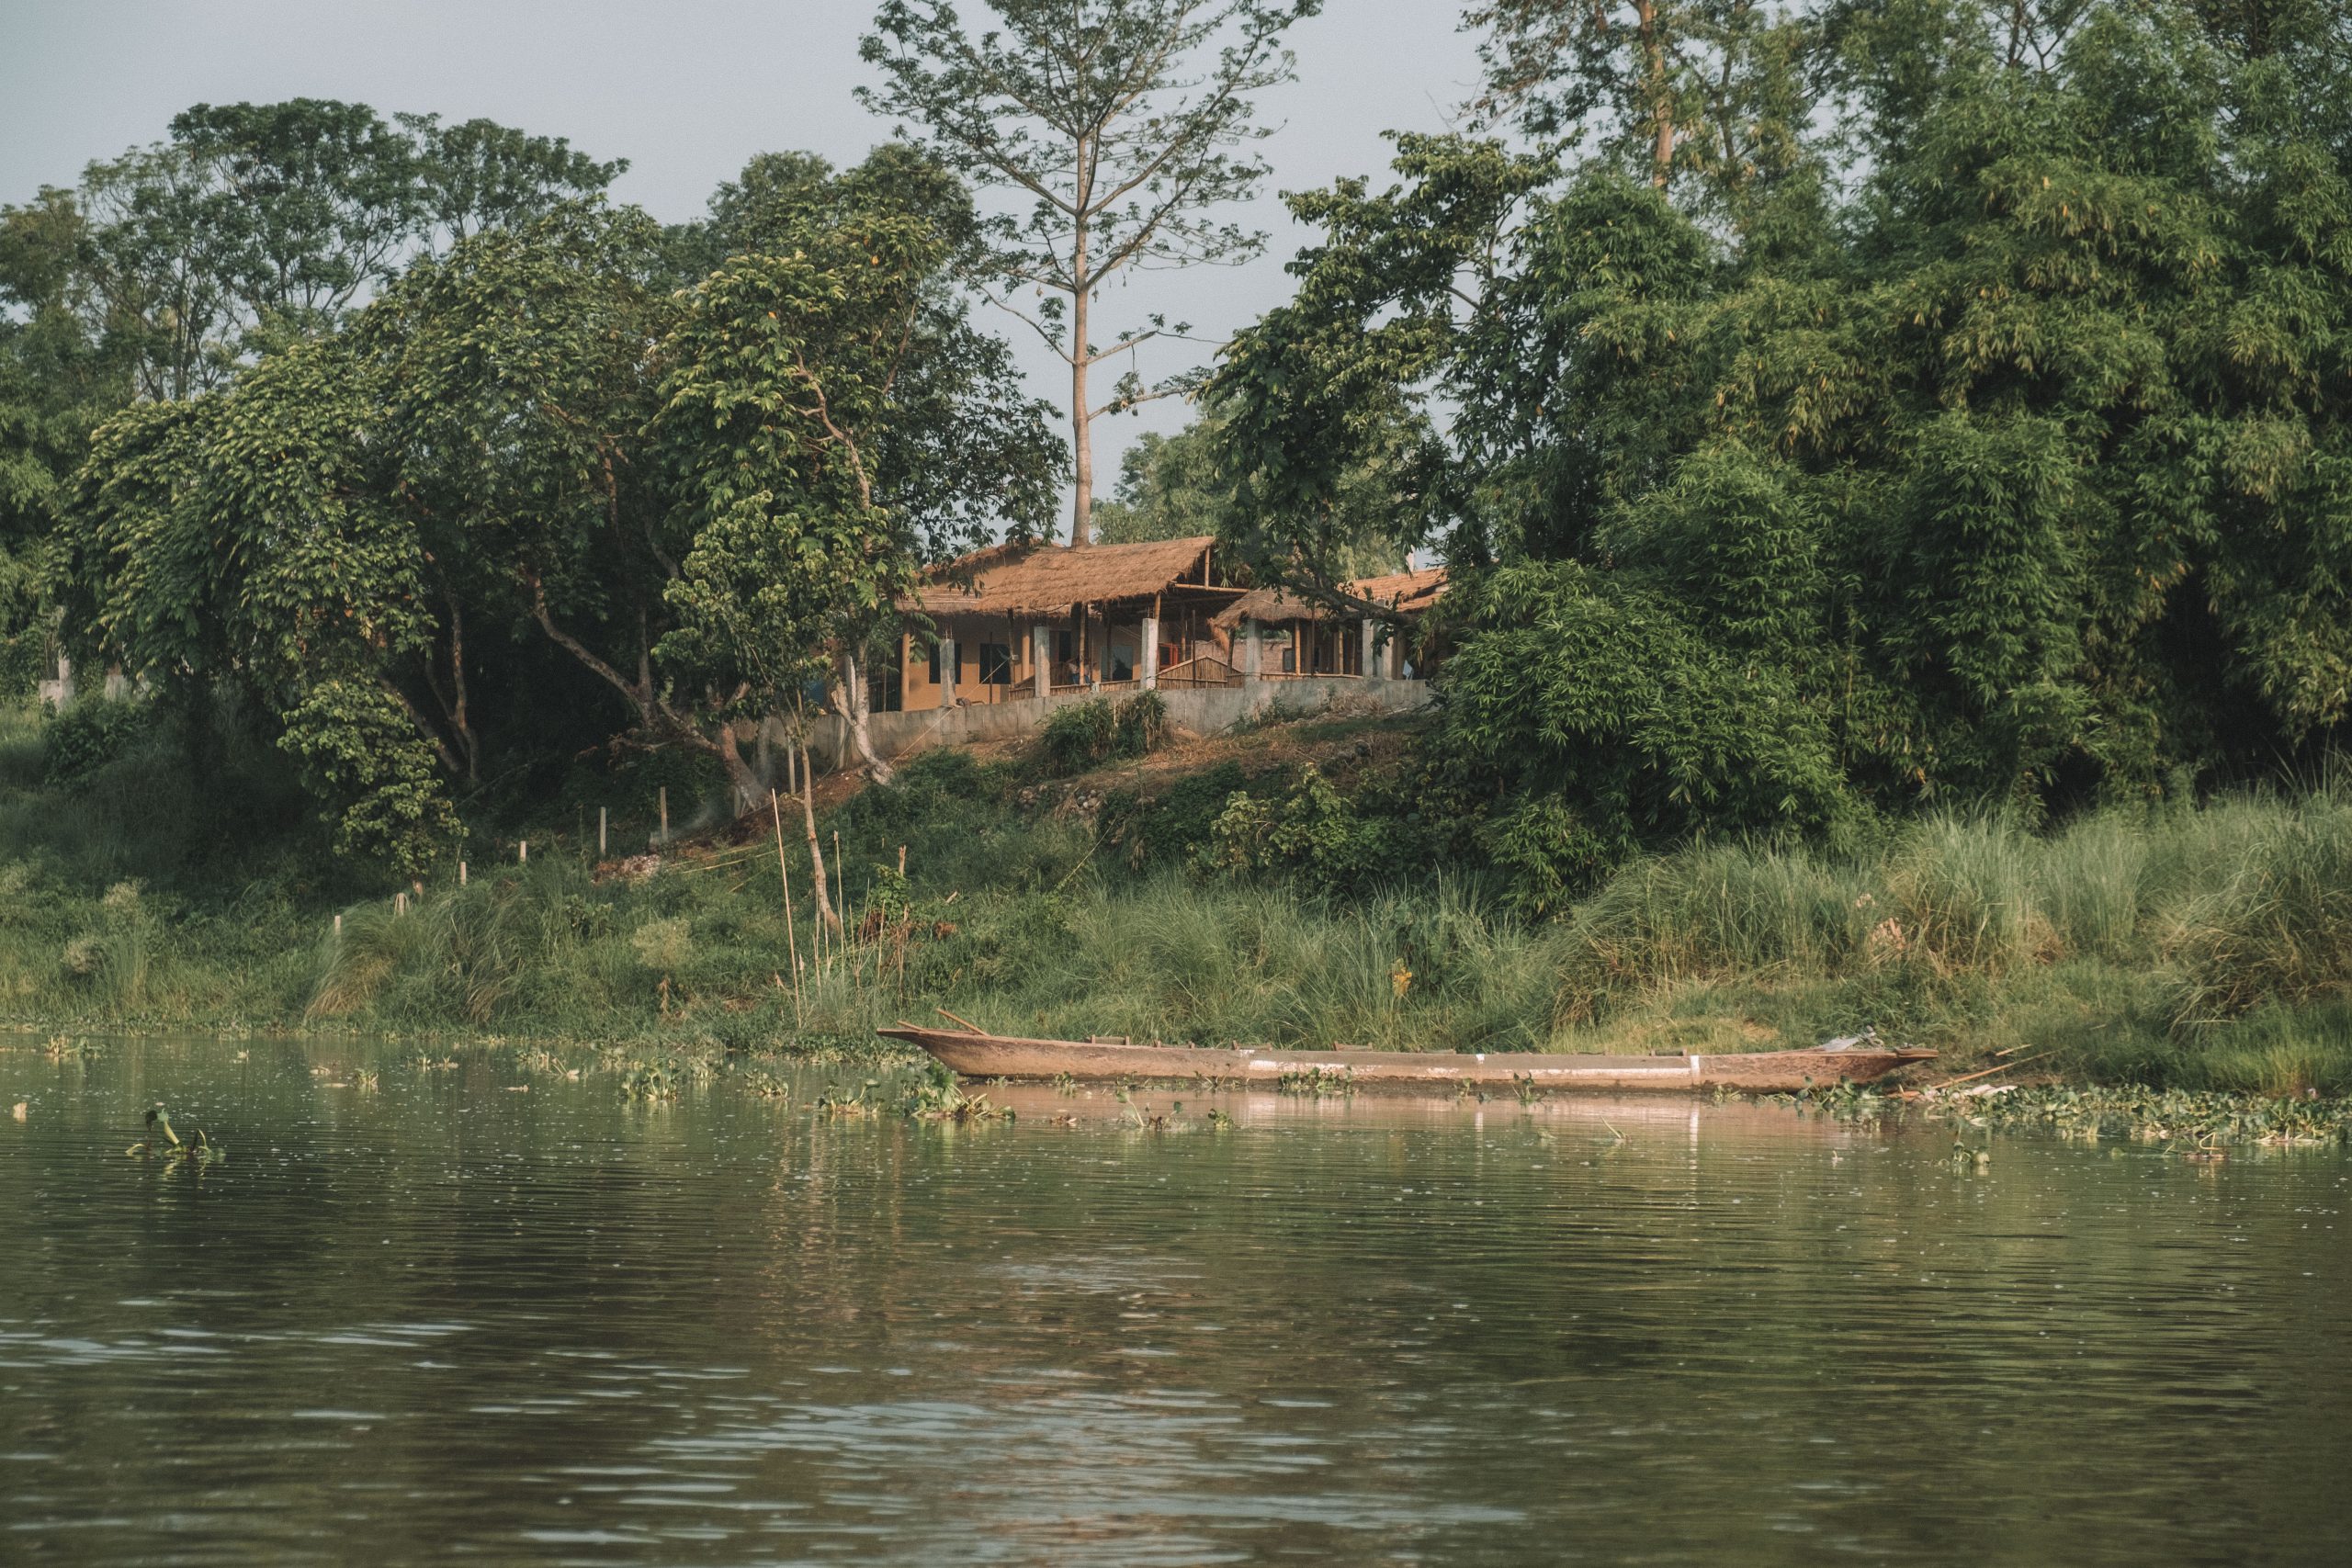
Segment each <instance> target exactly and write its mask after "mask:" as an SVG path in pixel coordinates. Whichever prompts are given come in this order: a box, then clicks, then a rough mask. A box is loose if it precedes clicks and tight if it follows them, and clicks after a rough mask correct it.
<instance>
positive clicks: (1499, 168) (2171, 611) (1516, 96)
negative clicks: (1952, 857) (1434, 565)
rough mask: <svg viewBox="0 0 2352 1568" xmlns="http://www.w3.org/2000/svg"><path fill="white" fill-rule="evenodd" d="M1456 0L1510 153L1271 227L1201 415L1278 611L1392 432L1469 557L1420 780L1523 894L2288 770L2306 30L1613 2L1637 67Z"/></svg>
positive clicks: (2350, 607) (1477, 153) (2332, 106)
mask: <svg viewBox="0 0 2352 1568" xmlns="http://www.w3.org/2000/svg"><path fill="white" fill-rule="evenodd" d="M1630 14H1631V13H1630V12H1629V13H1628V15H1630ZM1481 15H1482V16H1483V17H1485V18H1486V19H1487V21H1488V22H1489V23H1491V24H1492V26H1493V29H1494V30H1493V31H1492V33H1491V35H1490V37H1491V39H1492V45H1491V49H1490V61H1491V62H1492V63H1493V64H1494V67H1495V79H1494V83H1493V88H1492V91H1491V92H1490V94H1489V96H1488V99H1487V103H1488V107H1489V109H1490V111H1491V113H1492V118H1493V120H1494V123H1495V125H1496V127H1497V128H1498V130H1508V131H1510V132H1511V133H1512V134H1511V135H1496V136H1490V137H1487V138H1484V139H1482V138H1479V137H1476V136H1471V135H1464V136H1447V137H1406V138H1399V139H1398V142H1397V160H1396V169H1397V181H1396V183H1395V184H1393V185H1392V186H1389V187H1387V188H1386V189H1385V190H1377V191H1376V190H1374V188H1373V186H1371V185H1370V184H1369V182H1364V181H1344V182H1341V183H1340V184H1339V185H1337V186H1333V187H1331V188H1329V189H1328V190H1324V191H1319V192H1311V193H1306V194H1305V195H1301V196H1297V197H1292V198H1291V201H1292V207H1293V209H1294V210H1295V212H1296V213H1297V215H1298V216H1299V217H1300V218H1301V219H1302V220H1306V221H1307V222H1310V223H1312V224H1314V225H1315V226H1316V227H1317V229H1318V230H1319V231H1320V236H1321V237H1320V239H1319V240H1318V241H1317V243H1316V244H1315V245H1314V246H1312V247H1311V248H1309V249H1308V250H1307V251H1306V252H1305V253H1304V254H1302V255H1301V256H1300V257H1299V259H1298V261H1297V262H1296V263H1295V264H1294V267H1293V270H1294V271H1295V274H1296V275H1297V276H1298V280H1299V282H1298V289H1297V294H1296V297H1295V299H1294V300H1292V301H1291V302H1290V303H1288V304H1286V305H1284V306H1283V307H1281V308H1279V309H1278V310H1275V311H1273V312H1271V313H1270V314H1269V315H1268V316H1267V317H1266V318H1265V319H1264V320H1263V321H1261V322H1260V323H1259V324H1258V325H1257V326H1255V327H1254V328H1252V329H1250V331H1248V332H1246V333H1243V334H1242V335H1241V336H1240V338H1239V339H1238V341H1237V342H1236V344H1234V345H1233V347H1232V348H1231V349H1230V350H1229V351H1228V353H1227V355H1226V357H1225V361H1224V364H1223V367H1222V368H1221V370H1220V372H1219V375H1218V377H1217V379H1216V395H1217V397H1218V398H1219V399H1220V400H1221V401H1220V408H1221V409H1222V410H1223V411H1224V412H1225V414H1226V423H1225V424H1224V426H1223V428H1222V431H1221V434H1220V436H1219V449H1220V458H1221V462H1222V464H1223V467H1224V469H1225V472H1226V474H1227V478H1228V479H1229V480H1230V481H1231V483H1232V484H1233V486H1234V493H1235V494H1236V496H1237V498H1238V507H1237V516H1236V520H1235V521H1234V522H1232V523H1229V524H1228V525H1227V529H1226V532H1227V535H1228V536H1229V537H1230V538H1232V540H1233V541H1234V543H1235V544H1236V546H1237V547H1243V548H1245V549H1246V550H1248V551H1249V552H1250V553H1251V554H1253V555H1255V556H1256V557H1257V558H1259V559H1260V560H1261V561H1262V562H1264V563H1266V566H1267V569H1268V570H1273V571H1276V572H1278V573H1286V574H1288V575H1290V576H1292V577H1294V578H1304V579H1307V580H1309V581H1324V582H1329V581H1332V580H1333V579H1335V578H1336V576H1337V575H1338V572H1337V569H1336V564H1335V562H1336V551H1337V549H1338V547H1339V545H1340V540H1341V539H1342V537H1343V536H1344V530H1343V528H1342V526H1341V525H1340V519H1341V517H1342V515H1343V511H1342V506H1341V496H1342V493H1343V487H1344V485H1345V483H1346V482H1347V477H1348V476H1349V475H1351V473H1354V472H1357V471H1358V470H1359V468H1360V465H1361V464H1362V463H1363V461H1364V459H1365V458H1366V457H1367V456H1368V455H1369V454H1371V453H1372V452H1374V450H1375V449H1376V448H1377V444H1378V442H1379V441H1381V440H1383V439H1385V437H1384V436H1382V435H1381V434H1380V433H1381V432H1384V431H1386V430H1392V429H1394V428H1397V426H1398V425H1399V424H1400V423H1402V424H1404V425H1406V426H1407V427H1408V428H1423V429H1426V430H1428V431H1429V432H1430V434H1429V436H1428V437H1427V441H1426V445H1425V446H1424V447H1423V449H1422V450H1421V451H1420V453H1419V458H1418V460H1417V461H1413V462H1408V463H1404V464H1399V465H1397V466H1395V467H1393V468H1388V469H1385V470H1384V472H1385V473H1387V474H1389V475H1390V476H1392V477H1393V479H1394V481H1395V482H1394V485H1393V489H1392V501H1393V502H1394V506H1395V510H1396V512H1397V514H1399V515H1413V516H1416V517H1418V519H1419V529H1418V532H1417V534H1416V535H1415V536H1413V539H1412V540H1411V542H1420V541H1422V540H1427V541H1430V542H1434V543H1437V544H1439V545H1440V546H1442V548H1443V549H1444V550H1445V551H1446V553H1447V554H1448V556H1449V557H1450V558H1451V559H1452V561H1453V564H1454V565H1455V566H1456V568H1457V569H1459V570H1461V572H1462V573H1463V585H1462V588H1461V590H1460V591H1459V592H1456V593H1455V594H1454V595H1453V597H1452V598H1451V599H1450V601H1449V604H1450V605H1451V606H1452V613H1453V615H1456V616H1457V617H1458V618H1459V620H1460V623H1461V625H1460V627H1459V631H1460V634H1461V636H1462V638H1463V652H1462V653H1461V655H1460V656H1459V657H1458V658H1457V659H1456V660H1455V661H1454V663H1453V669H1452V673H1451V693H1452V695H1451V697H1450V700H1449V705H1448V707H1447V709H1446V720H1445V723H1446V727H1447V733H1446V737H1445V750H1446V754H1447V755H1449V756H1451V757H1454V758H1459V759H1462V760H1463V763H1464V767H1465V768H1467V769H1468V770H1470V773H1472V774H1474V775H1475V778H1474V779H1473V780H1472V782H1473V783H1474V784H1476V788H1475V789H1474V790H1473V794H1474V795H1476V794H1477V793H1480V792H1482V791H1483V792H1484V793H1485V794H1486V795H1488V796H1489V797H1490V798H1494V799H1496V800H1497V801H1498V805H1497V806H1496V807H1494V809H1493V811H1492V813H1491V815H1490V847H1492V848H1494V850H1495V852H1497V854H1498V856H1500V857H1502V858H1504V859H1506V860H1508V861H1510V862H1511V863H1514V864H1516V865H1517V866H1518V867H1519V868H1520V870H1521V874H1522V875H1521V886H1523V887H1526V888H1531V889H1536V890H1538V891H1537V892H1536V893H1535V894H1534V895H1533V896H1534V897H1537V898H1538V899H1539V901H1540V900H1541V899H1542V898H1543V897H1549V896H1550V895H1547V894H1544V893H1543V892H1542V891H1541V890H1542V889H1544V888H1545V887H1547V886H1552V884H1551V883H1550V882H1547V880H1546V879H1547V878H1554V879H1558V878H1566V882H1564V883H1562V884H1561V885H1562V886H1566V883H1572V882H1573V880H1574V876H1575V874H1577V868H1579V867H1583V866H1587V865H1590V864H1597V863H1600V861H1602V860H1605V858H1606V857H1607V856H1609V855H1611V854H1613V853H1619V852H1623V849H1624V848H1625V847H1627V846H1630V845H1632V844H1634V843H1645V842H1655V841H1659V840H1664V839H1669V838H1672V837H1674V836H1677V835H1680V834H1687V833H1690V832H1692V831H1696V830H1699V829H1702V828H1706V829H1718V830H1720V829H1778V828H1803V827H1808V826H1815V825H1818V824H1820V823H1822V822H1823V821H1825V820H1826V819H1827V818H1830V817H1832V816H1835V815H1837V814H1839V813H1848V812H1852V811H1856V810H1863V809H1869V808H1871V807H1894V806H1898V805H1901V804H1904V803H1906V802H1914V801H1919V800H1923V799H1931V798H1944V799H1951V798H1962V799H1971V798H1986V797H1990V798H1996V799H2001V800H2006V801H2009V802H2013V803H2016V804H2018V805H2020V806H2023V807H2027V808H2029V809H2030V810H2043V809H2047V808H2049V807H2051V806H2052V805H2054V804H2063V803H2064V802H2066V801H2069V800H2073V799H2079V798H2084V797H2086V796H2088V795H2139V794H2145V793H2147V792H2150V791H2153V790H2154V789H2156V788H2157V787H2159V785H2160V783H2161V781H2162V780H2163V779H2165V777H2166V776H2167V775H2168V774H2169V773H2171V772H2172V771H2174V770H2176V769H2178V768H2182V767H2187V768H2190V769H2195V770H2203V771H2207V772H2211V773H2242V772H2244V771H2245V770H2247V769H2252V768H2259V767H2264V766H2268V765H2272V764H2273V763H2275V762H2276V761H2277V760H2278V759H2279V758H2281V757H2291V756H2293V755H2295V754H2296V753H2297V751H2298V750H2299V749H2301V748H2307V747H2311V746H2316V745H2323V744H2326V743H2327V742H2328V740H2329V739H2330V737H2332V736H2333V735H2334V734H2335V732H2336V730H2337V727H2339V726H2340V725H2341V723H2342V721H2343V720H2344V718H2345V716H2346V704H2347V701H2352V640H2347V635H2352V634H2347V631H2346V628H2347V627H2352V602H2347V599H2346V592H2347V586H2352V488H2347V476H2352V429H2348V428H2347V423H2346V421H2347V415H2352V378H2347V375H2346V371H2347V369H2352V363H2347V361H2346V357H2345V345H2346V344H2347V343H2352V337H2347V335H2346V328H2347V326H2352V141H2347V140H2346V135H2345V130H2344V128H2345V124H2346V110H2345V104H2346V99H2347V97H2352V21H2347V20H2346V16H2347V14H2346V12H2344V11H2343V10H2342V9H2341V8H2337V7H2328V6H2306V5H2301V4H2299V3H2292V0H2290V3H2287V4H2280V5H2277V6H2256V7H2250V8H2249V7H2242V6H2199V5H2188V4H2173V3H2153V4H2139V3H2135V4H2124V3H2121V0H2113V3H2109V0H2066V3H2064V4H2061V3H2059V0H2051V3H2049V4H2041V5H2034V6H2008V5H2007V4H2004V5H2001V6H1980V5H1977V4H1974V3H1973V0H1899V3H1898V0H1876V3H1866V4H1838V5H1829V6H1815V7H1811V8H1807V9H1803V10H1800V11H1798V12H1796V13H1794V14H1792V15H1791V16H1789V17H1783V18H1781V20H1779V21H1776V22H1775V23H1773V24H1772V25H1771V26H1770V27H1765V26H1762V25H1761V24H1760V23H1758V22H1757V20H1756V18H1755V16H1754V14H1753V13H1752V11H1751V10H1750V9H1749V8H1747V7H1743V6H1714V5H1712V4H1700V3H1696V0H1694V3H1692V4H1690V5H1675V6H1669V5H1665V4H1661V5H1659V6H1655V7H1652V6H1643V7H1640V17H1639V18H1638V19H1639V20H1640V22H1641V26H1642V27H1646V28H1651V29H1652V30H1653V36H1654V38H1655V40H1656V42H1657V47H1658V49H1659V50H1660V51H1662V52H1661V54H1660V55H1658V56H1657V58H1651V57H1649V56H1648V55H1646V54H1645V52H1644V49H1643V46H1642V41H1641V33H1640V29H1639V28H1626V27H1621V26H1620V25H1619V24H1620V22H1621V21H1623V17H1619V16H1618V14H1617V13H1614V12H1611V10H1610V8H1608V7H1605V6H1604V7H1600V8H1597V9H1596V8H1594V7H1590V6H1568V5H1566V4H1561V5H1556V6H1555V5H1548V4H1533V3H1531V4H1526V5H1516V4H1514V5H1496V6H1488V7H1487V8H1486V9H1485V10H1484V11H1483V12H1482V13H1481ZM1677 29H1679V31H1678V30H1677ZM1596 62H1600V63H1596ZM1608 62H1614V63H1613V64H1611V63H1608ZM1604 65H1605V66H1606V68H1605V69H1604V68H1603V67H1604ZM1702 65H1703V67H1704V68H1703V69H1702V68H1701V66H1702ZM1645 71H1650V72H1653V74H1650V75H1646V76H1645V74H1644V73H1645ZM1762 106H1777V107H1772V109H1771V112H1770V114H1767V113H1765V112H1764V107H1762ZM1514 138H1515V139H1514ZM1628 660H1632V661H1634V664H1635V665H1636V667H1637V668H1639V669H1641V670H1642V671H1644V673H1645V679H1647V680H1648V681H1649V682H1652V685H1651V686H1650V687H1649V688H1646V689H1644V690H1635V689H1631V688H1628V687H1626V686H1625V685H1624V684H1623V682H1624V673H1623V671H1624V666H1625V662H1626V661H1628ZM1660 704H1664V705H1666V706H1664V707H1660V706H1659V705H1660ZM1768 731H1769V738H1767V737H1766V733H1765V732H1768ZM1759 749H1760V750H1759Z"/></svg>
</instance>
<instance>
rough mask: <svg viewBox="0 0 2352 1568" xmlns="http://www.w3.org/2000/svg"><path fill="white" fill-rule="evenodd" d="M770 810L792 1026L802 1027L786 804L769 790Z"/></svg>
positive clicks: (798, 960)
mask: <svg viewBox="0 0 2352 1568" xmlns="http://www.w3.org/2000/svg"><path fill="white" fill-rule="evenodd" d="M768 810H769V812H770V813H772V814H773V815H774V816H775V874H776V878H777V880H778V881H780V882H782V883H783V884H784V944H785V947H786V950H787V952H789V953H790V954H791V957H792V1027H793V1028H795V1029H798V1028H800V1027H801V1018H800V939H799V938H798V937H797V936H795V935H794V934H793V931H792V868H791V866H789V865H788V864H786V862H785V858H784V806H783V804H782V803H781V802H780V801H778V800H777V799H776V797H775V791H774V790H770V791H768Z"/></svg>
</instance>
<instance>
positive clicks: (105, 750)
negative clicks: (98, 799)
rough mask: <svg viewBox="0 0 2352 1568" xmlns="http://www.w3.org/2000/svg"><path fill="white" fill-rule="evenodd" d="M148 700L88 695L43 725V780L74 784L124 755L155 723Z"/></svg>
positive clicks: (52, 715)
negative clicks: (146, 702)
mask: <svg viewBox="0 0 2352 1568" xmlns="http://www.w3.org/2000/svg"><path fill="white" fill-rule="evenodd" d="M152 723H153V710H152V709H150V708H149V707H148V706H147V705H146V704H144V703H140V702H127V701H119V700H117V699H115V698H111V697H98V696H85V697H83V698H81V699H80V700H79V701H77V702H75V703H74V704H73V705H71V706H69V707H68V708H66V709H65V711H64V712H62V713H52V714H51V716H49V719H48V721H47V722H46V723H44V724H43V725H42V726H41V767H40V773H41V782H42V783H44V784H72V783H73V782H74V781H75V780H77V779H83V778H87V777H88V776H89V775H90V774H92V773H96V772H97V770H98V769H100V768H102V767H104V766H106V765H107V763H108V762H111V761H114V760H115V759H116V758H117V757H119V756H120V755H121V754H122V753H123V751H124V750H126V749H127V748H128V747H129V746H130V743H131V742H132V741H133V740H136V739H138V738H139V737H140V736H141V735H142V734H144V733H146V731H147V730H148V729H149V728H150V727H151V725H152Z"/></svg>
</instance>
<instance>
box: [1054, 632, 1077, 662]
mask: <svg viewBox="0 0 2352 1568" xmlns="http://www.w3.org/2000/svg"><path fill="white" fill-rule="evenodd" d="M1075 652H1076V647H1075V645H1074V644H1073V643H1072V641H1071V639H1070V635H1069V633H1068V632H1066V631H1059V632H1056V633H1055V634H1054V662H1055V663H1057V664H1068V663H1069V661H1070V660H1071V658H1072V657H1073V655H1074V654H1075Z"/></svg>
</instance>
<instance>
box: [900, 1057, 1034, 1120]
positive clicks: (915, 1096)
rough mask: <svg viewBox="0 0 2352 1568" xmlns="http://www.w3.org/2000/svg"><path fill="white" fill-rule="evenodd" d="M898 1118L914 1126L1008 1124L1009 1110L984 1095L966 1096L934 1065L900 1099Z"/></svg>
mask: <svg viewBox="0 0 2352 1568" xmlns="http://www.w3.org/2000/svg"><path fill="white" fill-rule="evenodd" d="M899 1114H900V1115H901V1116H905V1117H907V1118H909V1119H910V1120H911V1121H916V1122H1010V1121H1012V1119H1013V1115H1012V1109H1011V1108H1010V1107H1008V1106H1001V1105H993V1104H990V1103H989V1097H988V1096H987V1095H985V1094H967V1093H965V1092H964V1088H963V1086H962V1085H961V1084H959V1083H957V1082H956V1075H955V1074H954V1073H952V1072H949V1071H948V1070H947V1069H946V1068H945V1067H944V1066H936V1065H934V1066H933V1069H932V1070H931V1071H929V1072H926V1073H922V1074H921V1075H919V1076H918V1077H916V1078H915V1080H914V1082H912V1083H911V1084H910V1085H909V1086H908V1087H907V1089H906V1092H905V1093H903V1094H901V1095H900V1096H899Z"/></svg>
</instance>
